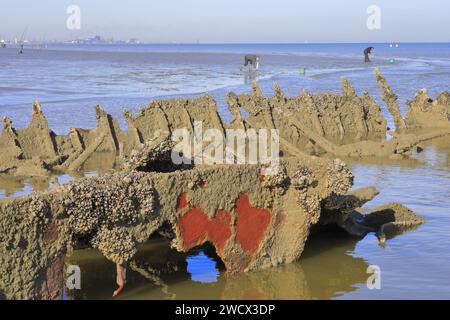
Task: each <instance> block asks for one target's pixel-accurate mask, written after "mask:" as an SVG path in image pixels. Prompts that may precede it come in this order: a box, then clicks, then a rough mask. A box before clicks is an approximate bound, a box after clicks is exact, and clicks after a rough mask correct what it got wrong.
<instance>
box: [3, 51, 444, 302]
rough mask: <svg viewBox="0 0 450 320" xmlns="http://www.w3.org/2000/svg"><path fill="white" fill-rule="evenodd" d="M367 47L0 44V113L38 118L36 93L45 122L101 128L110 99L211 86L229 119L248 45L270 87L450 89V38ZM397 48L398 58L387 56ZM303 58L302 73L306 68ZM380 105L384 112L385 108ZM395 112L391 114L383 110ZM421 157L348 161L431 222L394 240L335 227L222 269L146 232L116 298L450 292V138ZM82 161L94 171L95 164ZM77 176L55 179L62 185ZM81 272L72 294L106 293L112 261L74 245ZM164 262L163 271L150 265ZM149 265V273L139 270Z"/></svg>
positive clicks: (14, 188)
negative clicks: (379, 77)
mask: <svg viewBox="0 0 450 320" xmlns="http://www.w3.org/2000/svg"><path fill="white" fill-rule="evenodd" d="M364 47H365V45H356V44H352V45H213V46H131V47H122V46H106V47H105V46H101V47H96V46H92V47H83V46H82V47H75V48H74V47H53V48H52V47H50V48H49V50H31V49H27V50H26V53H25V54H24V55H21V56H19V55H18V54H17V52H16V50H15V49H6V50H0V62H1V68H0V116H5V115H8V116H10V117H12V119H13V121H14V124H15V126H16V127H24V126H26V125H27V123H28V121H29V120H30V118H31V102H32V101H33V100H34V99H40V100H41V102H42V104H43V109H44V112H45V113H46V116H47V118H48V120H49V123H50V126H51V128H52V129H54V131H55V132H56V133H58V134H64V133H67V132H68V130H69V128H70V127H86V128H92V127H94V126H95V117H94V112H93V106H94V105H95V104H96V103H101V104H103V105H104V106H105V107H106V109H107V110H108V112H110V113H111V114H113V115H115V116H117V117H118V119H119V120H120V121H121V125H122V126H123V127H124V128H125V125H124V121H123V119H122V117H121V112H122V109H123V107H128V108H130V109H131V110H132V111H137V110H138V109H139V108H140V107H142V106H143V105H145V104H146V103H147V102H148V101H149V100H150V99H151V98H152V97H159V96H169V95H172V94H175V95H176V96H180V95H187V96H189V95H191V94H197V93H201V92H204V91H210V93H211V94H212V95H213V96H214V97H215V98H216V99H217V102H218V104H219V111H220V114H221V116H222V117H223V118H224V119H225V120H229V114H228V111H227V110H226V105H225V102H224V98H225V94H226V93H227V92H228V91H230V90H233V91H236V92H248V91H249V90H250V84H249V82H248V79H246V78H245V75H243V74H241V72H240V71H239V65H240V64H241V63H242V59H243V58H242V55H243V53H247V52H251V53H261V55H262V57H263V59H262V67H261V72H260V73H261V74H260V78H259V83H260V86H261V88H262V90H263V91H264V92H265V93H266V94H271V93H272V92H273V88H272V87H273V82H274V81H277V82H278V83H279V84H280V86H281V88H282V89H283V90H284V91H285V93H286V94H287V95H297V94H298V93H299V92H300V89H301V88H302V87H303V88H306V89H307V90H309V91H313V92H318V91H335V92H337V91H340V77H341V76H346V77H348V78H349V80H350V81H351V82H352V83H353V84H354V85H355V87H356V89H357V91H358V93H361V92H362V91H364V90H367V91H369V92H370V93H371V95H372V96H373V97H374V98H375V99H376V100H377V101H378V102H379V103H380V104H381V105H382V106H384V104H383V103H382V101H381V100H380V98H379V97H380V92H379V89H378V87H377V84H376V81H375V79H374V77H373V76H372V70H373V69H372V67H373V66H375V65H378V66H380V68H381V70H382V72H383V74H384V75H385V76H386V78H387V80H388V81H389V82H390V84H391V86H392V87H393V89H394V90H395V92H396V93H397V94H398V95H399V98H400V100H399V102H400V103H401V107H402V110H403V112H404V111H405V104H404V103H405V101H406V99H412V98H413V96H414V94H415V92H416V91H417V90H418V89H420V88H423V87H426V88H428V89H429V91H430V94H431V95H432V97H434V95H435V94H436V93H437V92H439V91H444V90H447V91H448V90H450V88H449V75H450V45H448V44H427V45H419V44H400V47H399V48H395V47H394V48H390V47H389V46H388V45H387V44H379V45H376V56H375V57H374V59H373V60H374V63H373V65H370V66H366V65H365V64H364V63H363V62H362V61H361V60H362V57H361V54H360V52H361V51H362V49H363V48H364ZM392 58H395V59H396V62H395V63H390V61H389V60H390V59H392ZM300 68H306V69H307V73H306V76H303V75H300V73H299V69H300ZM384 111H385V110H384ZM386 116H387V117H388V119H389V122H390V123H392V120H391V119H390V117H389V116H388V115H387V114H386ZM424 148H425V150H424V152H423V153H421V154H418V155H416V157H415V158H416V160H408V161H384V162H380V161H372V162H370V161H366V162H365V163H361V162H359V163H354V162H351V161H348V163H349V165H350V166H351V168H352V170H353V172H354V173H355V176H356V180H355V188H356V187H362V186H372V185H373V186H376V187H377V188H378V189H379V190H380V195H379V196H378V197H377V198H376V199H375V200H373V201H371V202H370V203H369V204H368V208H372V207H375V206H377V205H379V204H381V203H386V202H393V201H395V202H401V203H403V204H405V205H407V206H408V207H410V208H411V209H412V210H414V211H415V212H417V213H418V214H420V215H421V216H423V217H425V218H426V219H427V220H428V221H427V223H426V224H424V225H422V226H421V227H420V228H418V229H417V230H414V231H412V232H409V233H406V234H403V235H401V236H398V237H396V238H394V239H391V240H388V241H387V243H386V246H385V247H384V248H383V247H380V246H379V245H378V241H377V239H376V237H375V236H374V235H368V236H367V237H366V238H364V239H363V240H358V239H353V238H349V237H347V236H343V235H342V234H335V233H330V234H327V235H323V236H321V237H320V238H317V237H312V238H311V239H309V240H308V243H307V247H306V249H305V252H304V254H303V256H302V258H301V260H300V261H299V262H298V263H295V264H291V265H287V266H282V267H278V268H272V269H269V270H264V271H260V272H252V273H248V274H242V275H238V276H234V277H229V276H226V275H225V274H224V273H223V270H222V269H221V268H220V263H219V266H217V265H216V261H215V260H214V259H212V258H211V256H212V254H211V252H210V250H203V249H199V250H197V251H193V252H191V253H190V254H189V256H187V257H186V256H185V255H180V254H177V253H175V252H173V251H172V250H170V249H169V246H168V244H167V243H166V242H164V241H163V240H161V239H153V240H151V241H149V243H147V244H146V245H144V246H143V247H142V249H141V250H140V252H139V254H138V257H137V258H136V264H137V270H140V272H136V271H130V272H129V278H130V280H129V283H128V286H127V288H126V290H125V291H124V292H123V294H122V295H121V296H120V298H121V299H128V298H129V299H154V298H158V299H159V298H161V299H170V298H189V299H213V298H251V299H253V298H255V299H259V298H261V299H265V298H281V299H353V298H356V299H360V298H369V299H379V298H384V299H397V298H406V299H413V298H425V299H428V298H430V299H431V298H438V299H439V298H447V299H448V298H450V280H449V277H448V276H447V272H448V270H450V263H449V261H450V143H449V141H448V138H446V139H440V140H436V141H433V142H432V143H428V144H426V145H424ZM89 169H90V168H87V171H88V173H89V172H90V173H89V174H95V173H92V172H91V171H92V170H89ZM72 178H73V177H70V176H62V177H59V182H60V183H64V182H66V181H69V180H71V179H72ZM53 184H54V183H53V182H52V180H50V179H48V180H45V179H44V180H36V179H25V180H17V179H15V180H11V179H10V178H6V177H0V197H10V196H19V195H24V194H28V193H30V192H32V191H33V190H43V189H46V188H49V187H52V186H53ZM67 262H68V263H74V264H79V265H80V267H81V270H82V290H81V291H79V292H67V294H68V296H69V297H70V298H80V299H86V298H89V299H93V298H109V297H110V295H111V293H112V291H113V290H114V289H115V286H114V266H113V265H112V264H111V263H109V262H108V261H106V260H105V259H104V258H103V257H102V256H101V255H100V254H99V253H98V252H96V251H95V250H85V251H78V252H76V254H75V255H74V256H72V257H70V258H68V260H67ZM369 265H377V266H379V267H380V268H381V272H382V273H381V286H382V287H381V290H369V289H368V288H367V286H366V280H367V278H368V276H369V274H367V272H366V271H367V268H368V266H369ZM154 269H158V270H162V272H161V273H160V274H155V273H154V272H153V273H152V271H151V270H154ZM143 270H144V271H145V272H142V271H143Z"/></svg>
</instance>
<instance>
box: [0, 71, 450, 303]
mask: <svg viewBox="0 0 450 320" xmlns="http://www.w3.org/2000/svg"><path fill="white" fill-rule="evenodd" d="M375 76H376V78H377V81H378V83H379V85H380V88H381V90H382V93H383V96H382V98H383V100H384V101H385V103H386V105H387V107H388V110H389V112H390V114H391V115H392V117H393V119H394V123H395V128H394V129H392V130H391V129H388V128H387V120H386V119H385V118H384V117H383V115H382V113H381V107H380V106H379V105H378V104H377V103H376V102H375V101H374V100H373V98H371V97H370V95H369V94H368V93H367V92H366V93H364V94H363V95H362V96H358V95H357V94H356V92H355V90H354V89H353V87H352V86H351V85H350V83H349V82H348V81H347V80H346V79H343V80H342V87H343V92H342V94H329V93H322V94H316V95H313V94H310V93H308V92H305V91H302V92H301V94H300V95H299V96H298V97H286V96H285V95H284V93H283V92H282V90H281V89H280V88H279V87H278V85H275V94H274V95H273V96H272V97H268V98H266V97H264V96H263V95H262V93H261V91H260V90H259V88H258V86H257V84H256V83H255V84H254V85H253V93H252V94H242V95H235V94H233V93H230V94H228V96H227V102H228V105H229V109H230V112H231V113H232V114H233V116H234V117H233V120H232V121H231V123H229V124H227V123H225V122H224V121H222V119H221V117H220V116H219V114H218V112H217V106H216V103H215V101H214V99H213V98H212V97H211V96H209V95H205V96H201V97H198V98H189V99H167V100H155V101H152V102H151V103H150V104H149V105H148V106H147V107H145V108H143V109H142V110H140V111H139V112H138V113H137V114H136V115H135V116H133V115H131V113H130V112H128V111H125V112H124V117H125V119H126V122H127V125H128V130H127V131H122V130H121V129H120V126H119V125H118V123H117V120H116V119H114V118H113V117H112V116H110V115H109V114H107V112H106V111H105V110H104V109H103V108H101V107H100V106H97V107H96V117H97V122H98V126H97V128H95V129H92V130H86V129H80V128H74V129H72V130H71V131H70V133H69V134H67V135H63V136H61V135H56V134H55V133H54V132H53V131H51V129H50V128H49V126H48V123H47V121H46V119H45V116H44V114H43V112H42V109H41V107H40V105H39V103H37V102H36V103H34V104H33V109H32V114H33V117H32V121H31V123H30V125H29V126H28V127H27V128H24V129H15V128H14V127H13V125H12V121H11V120H10V119H9V118H5V119H4V121H3V123H4V128H3V132H2V133H1V136H0V147H1V150H2V153H1V155H0V173H1V174H8V175H14V176H47V175H50V174H52V173H55V172H78V171H80V170H82V168H83V166H84V165H86V163H87V162H89V161H92V159H95V157H96V155H99V154H107V155H108V156H109V159H110V160H111V161H110V162H108V165H109V166H110V172H109V173H106V174H103V175H100V176H98V177H87V178H81V179H79V180H76V181H73V182H70V183H67V184H65V185H61V186H57V187H55V188H54V189H52V190H48V191H44V192H36V193H33V194H31V195H29V196H25V197H20V198H14V199H5V200H2V201H1V202H0V295H3V297H4V298H7V299H59V298H61V295H62V290H63V264H64V257H65V255H67V254H70V252H71V251H72V250H74V249H77V248H79V247H85V246H90V247H94V248H97V249H98V250H99V251H100V252H102V254H103V255H104V256H105V257H106V258H107V259H108V260H110V261H111V262H113V263H115V264H116V266H117V285H118V289H117V290H116V292H114V295H117V294H119V293H120V291H121V290H122V289H123V288H124V285H125V283H126V270H127V267H129V265H130V264H132V262H133V257H134V256H135V254H136V251H137V245H138V244H140V243H144V242H146V241H147V240H148V239H149V237H150V236H152V235H153V234H156V233H160V234H163V235H164V236H165V237H167V238H169V239H170V240H171V244H172V247H173V248H175V249H177V250H178V251H181V252H188V251H189V250H192V249H193V248H195V247H198V246H200V245H202V244H205V243H209V244H211V245H212V246H213V247H214V249H215V251H216V253H217V255H218V256H219V257H220V258H221V259H222V261H223V263H224V265H225V267H226V270H227V272H229V273H241V272H249V271H252V270H258V269H267V268H270V267H274V266H277V265H279V264H286V263H291V262H294V261H296V260H298V259H299V258H300V257H301V254H302V252H303V248H304V245H305V242H306V241H307V239H308V236H309V234H310V231H311V229H312V228H314V227H315V226H320V225H327V224H335V225H338V226H339V227H341V228H342V229H344V230H345V231H347V232H348V233H349V234H350V235H352V236H357V237H363V236H364V235H366V234H367V233H369V232H375V233H376V234H377V236H378V238H379V240H380V242H381V243H383V242H384V241H385V240H386V238H389V237H392V236H395V235H396V234H399V233H402V232H405V231H407V230H410V229H414V228H416V227H417V226H419V225H420V224H422V223H424V221H425V220H424V219H423V218H421V217H419V216H418V215H416V214H415V213H414V212H412V211H411V210H409V209H408V208H406V207H404V206H402V205H401V204H397V203H391V204H386V205H383V206H381V207H379V208H376V209H374V210H372V211H371V212H369V213H364V212H362V210H360V209H359V208H361V207H362V206H363V205H364V204H365V203H367V202H368V201H370V200H372V199H373V198H374V197H376V196H377V194H378V191H377V190H376V189H375V188H372V187H367V188H363V189H358V190H351V187H352V185H353V174H352V173H351V171H350V170H349V169H348V167H347V166H346V164H345V163H344V162H343V161H342V160H339V159H338V158H355V159H361V158H365V157H385V158H389V159H399V158H403V157H408V156H409V155H410V154H411V153H412V152H414V151H420V143H421V142H423V141H427V140H430V139H434V138H437V137H442V136H445V135H449V134H450V116H449V115H450V99H449V97H450V94H449V93H448V92H444V93H441V94H440V95H439V96H438V97H437V99H436V100H433V99H431V98H430V97H429V96H428V94H427V92H426V90H421V91H419V92H418V93H417V95H416V97H415V98H414V100H412V101H409V102H408V111H407V114H406V117H405V118H402V116H401V114H400V109H399V106H398V102H397V96H396V95H395V94H394V93H393V91H392V89H391V88H390V87H389V85H388V83H387V81H386V80H385V79H384V78H383V76H382V75H381V73H380V72H379V71H378V70H375ZM242 109H243V110H245V112H246V114H247V115H246V116H243V114H242V112H241V110H242ZM195 122H201V123H202V125H203V128H205V129H207V128H213V129H216V130H219V131H221V132H223V134H224V136H225V137H226V132H227V129H231V128H232V129H242V130H243V132H246V131H248V130H250V129H254V130H258V129H269V130H271V129H276V130H278V132H279V143H280V150H279V156H280V161H279V162H278V163H277V166H276V171H275V173H273V174H268V167H267V164H264V163H261V164H232V165H229V164H199V163H196V162H195V160H194V161H192V162H184V163H182V164H175V163H173V161H172V159H171V155H172V154H173V151H174V141H173V140H172V138H171V133H173V132H174V131H175V130H176V129H178V128H186V129H187V130H188V131H189V132H191V133H194V131H195V128H194V126H195ZM419 132H420V133H419ZM388 133H389V134H390V135H391V136H392V137H391V138H390V139H387V134H388ZM218 195H220V196H218Z"/></svg>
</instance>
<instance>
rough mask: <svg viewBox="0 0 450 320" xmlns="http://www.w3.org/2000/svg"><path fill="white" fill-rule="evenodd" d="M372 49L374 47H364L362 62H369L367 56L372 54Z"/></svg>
mask: <svg viewBox="0 0 450 320" xmlns="http://www.w3.org/2000/svg"><path fill="white" fill-rule="evenodd" d="M374 49H375V48H374V47H368V48H366V49H364V62H366V63H368V62H371V61H370V57H369V56H370V55H371V54H372V50H374Z"/></svg>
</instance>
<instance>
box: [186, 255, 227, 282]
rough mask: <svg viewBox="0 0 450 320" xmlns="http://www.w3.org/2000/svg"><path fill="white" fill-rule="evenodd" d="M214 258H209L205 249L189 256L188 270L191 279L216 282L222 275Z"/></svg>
mask: <svg viewBox="0 0 450 320" xmlns="http://www.w3.org/2000/svg"><path fill="white" fill-rule="evenodd" d="M216 265H217V263H216V262H215V261H214V259H212V258H209V257H208V256H207V255H206V254H205V252H204V251H199V252H196V253H195V254H194V255H190V256H189V257H188V258H187V272H189V273H190V274H191V280H192V281H195V282H200V283H212V282H216V281H217V279H218V278H219V276H220V273H219V270H218V269H217V267H216Z"/></svg>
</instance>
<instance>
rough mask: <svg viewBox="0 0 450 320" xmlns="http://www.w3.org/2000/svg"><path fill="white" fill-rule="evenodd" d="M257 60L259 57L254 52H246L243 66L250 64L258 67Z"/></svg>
mask: <svg viewBox="0 0 450 320" xmlns="http://www.w3.org/2000/svg"><path fill="white" fill-rule="evenodd" d="M259 60H260V57H259V56H257V55H254V54H248V55H246V56H245V63H244V67H247V66H248V65H251V66H252V67H253V68H254V69H255V70H258V69H259Z"/></svg>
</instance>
